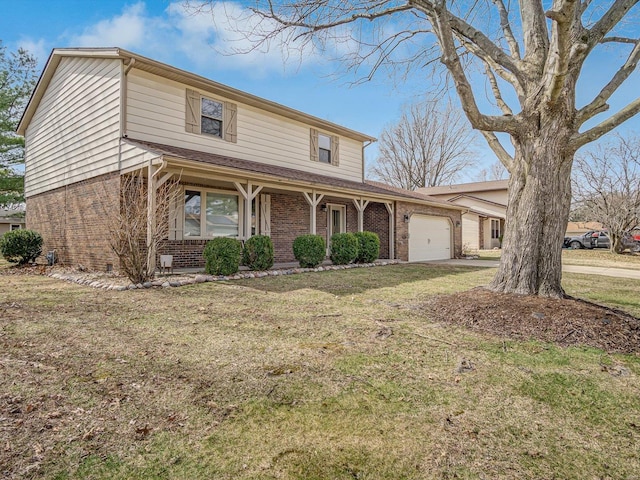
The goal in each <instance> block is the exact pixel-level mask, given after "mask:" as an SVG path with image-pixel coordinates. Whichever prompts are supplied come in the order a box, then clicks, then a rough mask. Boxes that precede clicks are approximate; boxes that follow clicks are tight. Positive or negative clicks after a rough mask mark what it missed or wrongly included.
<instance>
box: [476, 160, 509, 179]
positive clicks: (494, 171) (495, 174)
mask: <svg viewBox="0 0 640 480" xmlns="http://www.w3.org/2000/svg"><path fill="white" fill-rule="evenodd" d="M508 176H509V172H507V169H506V168H505V167H504V165H503V164H502V162H500V160H496V161H495V162H493V163H492V164H491V166H490V167H489V168H488V169H486V168H483V169H482V170H480V172H479V173H478V175H477V180H478V182H486V181H487V180H504V179H506V178H507V177H508Z"/></svg>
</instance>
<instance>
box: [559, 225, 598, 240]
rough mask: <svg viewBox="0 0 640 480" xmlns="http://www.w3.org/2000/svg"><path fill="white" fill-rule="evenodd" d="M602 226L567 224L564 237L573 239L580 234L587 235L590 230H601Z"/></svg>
mask: <svg viewBox="0 0 640 480" xmlns="http://www.w3.org/2000/svg"><path fill="white" fill-rule="evenodd" d="M602 229H603V226H602V224H601V223H600V222H568V223H567V231H566V233H565V236H567V237H573V236H576V235H580V234H581V233H587V232H589V231H591V230H602Z"/></svg>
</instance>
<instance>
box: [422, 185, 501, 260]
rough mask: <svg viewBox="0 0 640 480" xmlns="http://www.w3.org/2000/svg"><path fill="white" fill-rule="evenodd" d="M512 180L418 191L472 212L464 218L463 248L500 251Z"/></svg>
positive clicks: (464, 214)
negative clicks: (509, 187)
mask: <svg viewBox="0 0 640 480" xmlns="http://www.w3.org/2000/svg"><path fill="white" fill-rule="evenodd" d="M508 186H509V180H493V181H489V182H473V183H461V184H458V185H447V186H442V187H428V188H419V189H418V190H417V191H418V192H420V193H423V194H426V195H429V196H430V197H432V198H437V199H439V200H444V201H446V202H449V203H451V204H453V205H458V206H461V207H465V209H468V210H467V211H466V213H463V214H462V244H463V245H464V246H465V248H469V249H471V250H482V249H491V248H496V247H498V248H499V247H500V239H501V238H502V233H503V232H504V221H505V218H506V214H507V199H508V190H507V189H508Z"/></svg>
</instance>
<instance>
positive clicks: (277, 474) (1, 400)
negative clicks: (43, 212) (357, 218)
mask: <svg viewBox="0 0 640 480" xmlns="http://www.w3.org/2000/svg"><path fill="white" fill-rule="evenodd" d="M491 274H492V270H487V269H476V268H455V267H447V266H434V265H398V266H388V267H378V268H370V269H355V270H345V271H335V272H322V273H315V274H302V275H295V276H286V277H268V278H261V279H252V280H246V281H238V282H229V283H207V284H199V285H194V286H189V287H181V288H171V289H155V290H136V291H127V292H111V291H101V290H94V289H91V288H86V287H81V286H78V285H74V284H68V283H63V282H60V281H57V280H53V279H51V278H48V277H40V276H0V472H2V474H0V478H2V479H18V478H54V479H70V478H92V479H131V478H134V479H135V478H139V479H153V478H157V479H161V478H185V479H198V478H202V479H212V478H215V479H305V480H311V479H376V480H378V479H400V478H403V479H429V478H438V479H440V478H505V479H506V478H531V479H533V478H563V479H572V478H575V479H578V478H580V479H584V478H594V479H596V478H638V472H640V380H639V378H638V376H639V375H640V358H638V357H637V356H632V355H613V354H607V353H606V352H603V351H601V350H596V349H593V348H585V347H574V348H560V347H557V346H554V345H552V344H545V343H540V342H517V341H513V340H508V339H505V338H501V337H495V336H489V335H482V334H478V333H473V332H471V331H469V330H466V329H464V328H462V327H454V326H451V325H448V324H447V322H446V319H443V318H436V317H434V316H433V314H431V313H430V312H429V311H428V310H425V308H424V304H425V303H426V302H428V300H429V299H432V298H433V297H434V296H435V295H438V294H446V293H454V292H458V291H464V290H468V289H470V288H472V287H475V286H477V285H482V284H484V283H486V282H487V281H488V279H489V278H490V277H491ZM565 277H566V282H565V286H566V289H567V291H568V292H569V293H570V294H572V295H576V296H581V297H583V298H592V299H595V300H597V301H599V302H603V303H607V304H609V305H612V306H616V307H618V308H623V309H624V310H626V311H628V312H629V313H632V314H634V315H636V316H637V315H640V306H639V305H638V303H637V298H639V296H640V282H637V281H636V282H633V281H629V280H618V279H613V278H607V280H606V282H602V283H596V282H593V279H592V278H590V277H586V276H580V275H565ZM523 321H526V318H525V319H523Z"/></svg>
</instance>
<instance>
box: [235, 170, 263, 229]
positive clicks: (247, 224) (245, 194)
mask: <svg viewBox="0 0 640 480" xmlns="http://www.w3.org/2000/svg"><path fill="white" fill-rule="evenodd" d="M233 184H234V185H235V186H236V190H238V193H240V195H242V198H243V199H244V222H243V223H244V225H243V227H242V230H243V232H242V233H243V235H242V239H243V240H247V239H249V238H250V237H251V202H253V199H254V198H256V196H257V195H258V194H259V193H260V191H261V190H262V185H260V186H257V187H256V188H255V190H254V187H253V183H251V182H249V181H247V188H246V190H245V189H244V188H243V187H242V185H240V183H238V182H233Z"/></svg>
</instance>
